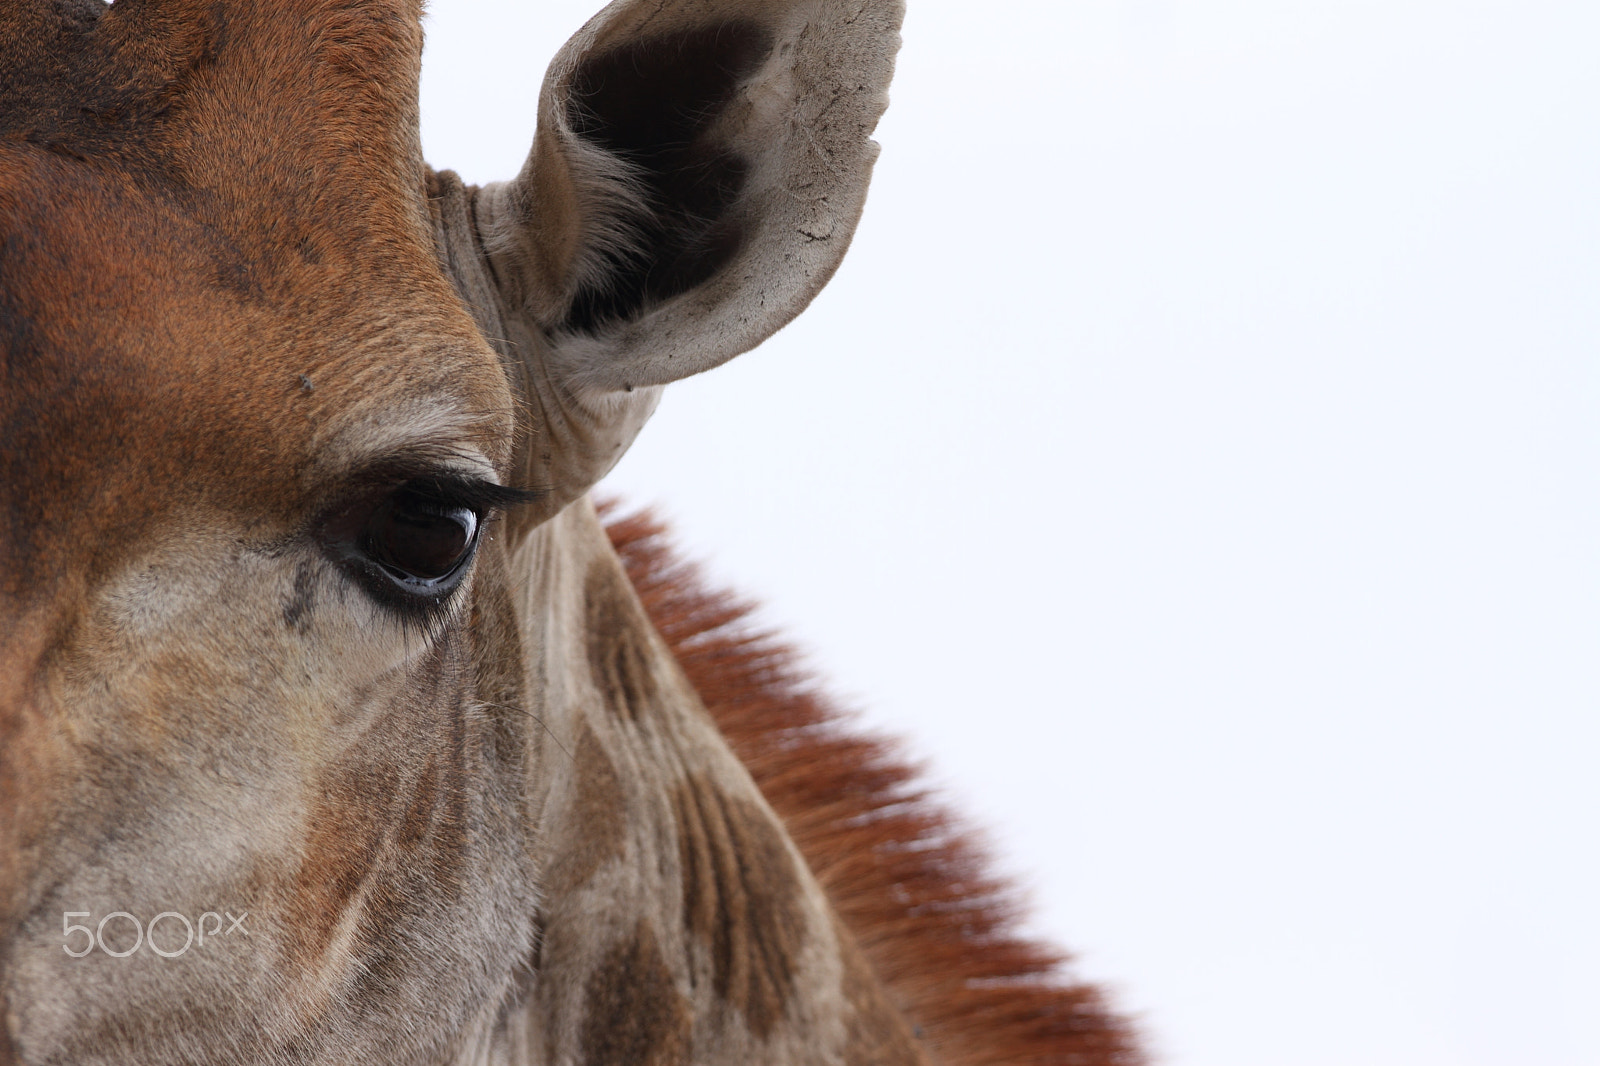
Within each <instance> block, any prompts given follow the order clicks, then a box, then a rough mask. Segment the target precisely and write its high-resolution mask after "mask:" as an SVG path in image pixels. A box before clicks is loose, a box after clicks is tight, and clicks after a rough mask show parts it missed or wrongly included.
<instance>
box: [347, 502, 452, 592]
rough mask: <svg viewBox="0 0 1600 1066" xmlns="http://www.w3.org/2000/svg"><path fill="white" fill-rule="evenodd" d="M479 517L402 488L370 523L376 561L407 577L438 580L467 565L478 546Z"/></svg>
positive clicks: (370, 544)
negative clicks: (469, 554) (475, 540)
mask: <svg viewBox="0 0 1600 1066" xmlns="http://www.w3.org/2000/svg"><path fill="white" fill-rule="evenodd" d="M477 529H478V516H477V515H475V514H473V513H472V512H471V511H470V510H468V509H467V508H465V507H449V506H447V505H444V504H440V503H437V502H435V501H432V500H429V499H427V498H426V497H422V496H418V495H416V494H415V493H410V492H398V493H396V494H395V495H394V497H393V498H391V499H390V500H389V502H388V503H386V504H384V505H383V506H382V507H381V508H379V509H378V512H377V513H376V514H375V515H373V516H372V522H371V524H370V525H369V526H368V527H367V548H368V551H369V553H370V554H371V556H372V558H373V560H374V561H376V562H378V563H380V564H382V565H383V566H384V567H385V568H387V569H389V570H391V571H394V572H397V573H398V575H399V576H401V577H409V578H420V579H422V580H424V581H433V580H437V579H438V578H441V577H444V576H446V575H447V574H449V573H450V572H451V571H452V570H454V569H455V568H456V567H457V566H459V565H460V564H461V560H462V559H463V558H465V557H466V554H467V551H468V549H470V548H471V547H472V538H473V535H474V534H475V533H476V532H477Z"/></svg>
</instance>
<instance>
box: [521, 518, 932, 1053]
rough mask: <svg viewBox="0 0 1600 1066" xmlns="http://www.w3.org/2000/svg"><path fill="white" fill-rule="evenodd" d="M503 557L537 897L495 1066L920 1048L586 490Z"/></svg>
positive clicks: (867, 1051)
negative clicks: (531, 947) (514, 618)
mask: <svg viewBox="0 0 1600 1066" xmlns="http://www.w3.org/2000/svg"><path fill="white" fill-rule="evenodd" d="M512 569H513V572H515V573H518V574H520V575H521V576H522V578H523V579H524V584H523V587H522V588H521V590H520V595H521V597H522V599H521V602H520V603H519V604H518V605H517V606H518V608H519V611H518V613H519V615H520V619H521V626H522V640H523V649H524V656H525V662H526V664H527V669H528V675H529V677H528V680H529V682H530V688H531V689H532V690H533V691H538V692H543V693H544V694H545V696H544V703H543V704H542V705H540V706H536V707H531V708H530V710H531V711H532V712H533V715H534V717H533V718H530V719H529V722H528V727H529V729H530V735H529V738H528V744H527V750H528V751H529V752H530V753H531V755H530V759H529V764H528V773H527V794H528V805H529V815H530V819H531V822H532V825H533V826H534V839H535V840H536V841H537V844H536V845H535V846H536V848H537V851H538V853H537V855H536V856H535V858H536V863H537V866H538V869H539V870H540V886H541V896H542V899H541V904H540V909H539V924H540V937H539V946H538V948H537V949H536V951H535V954H534V957H533V959H532V960H531V966H530V973H529V977H528V979H527V981H526V982H525V1001H524V1002H523V1003H522V1004H521V1005H519V1007H518V1008H517V1010H516V1011H514V1012H513V1013H512V1014H511V1015H510V1016H509V1017H508V1019H507V1020H506V1022H505V1023H504V1026H503V1030H502V1032H501V1033H500V1034H499V1036H498V1037H497V1044H498V1046H499V1047H500V1049H501V1054H500V1055H498V1056H497V1057H498V1058H499V1059H500V1061H504V1062H525V1063H535V1062H539V1063H544V1062H549V1063H557V1062H560V1063H569V1062H581V1063H587V1064H591V1066H600V1064H608V1063H618V1064H621V1063H663V1064H665V1063H689V1062H692V1063H696V1064H701V1063H706V1064H710V1063H730V1064H731V1063H740V1064H745V1063H750V1062H768V1063H788V1062H796V1063H798V1062H807V1063H812V1062H819V1061H820V1062H841V1063H855V1062H861V1063H867V1062H872V1063H893V1064H899V1063H905V1064H911V1063H917V1062H921V1061H923V1060H922V1058H921V1056H920V1054H919V1053H918V1052H917V1051H916V1050H915V1045H914V1042H913V1040H912V1037H911V1035H910V1032H909V1030H908V1028H907V1026H906V1024H905V1023H904V1021H903V1020H902V1019H901V1018H900V1016H899V1015H898V1014H897V1013H896V1012H895V1011H894V1010H892V1009H891V1008H890V1007H889V1005H888V1003H887V1000H886V999H885V997H884V994H883V992H882V990H881V989H880V987H879V986H878V984H877V982H876V981H875V980H874V979H873V977H872V976H871V973H870V970H869V968H868V966H867V964H866V963H865V961H864V960H863V958H862V956H861V954H860V952H859V951H858V950H857V948H856V946H855V944H854V943H853V941H852V940H851V938H850V936H849V935H848V933H846V932H845V931H844V930H843V928H842V926H841V925H840V924H839V922H838V920H837V918H836V916H835V915H834V913H833V910H832V908H831V906H830V905H829V903H828V901H827V899H826V897H825V895H824V893H823V891H822V889H821V888H820V887H819V886H818V884H817V882H816V881H815V879H814V878H813V877H812V876H811V874H810V873H809V872H808V870H807V869H806V867H805V864H804V863H803V861H802V860H801V858H800V856H799V854H798V852H797V851H796V850H795V847H794V845H793V844H792V843H791V841H790V840H789V838H788V836H787V834H786V833H785V831H784V829H783V827H782V824H781V823H780V822H779V820H778V818H777V817H776V815H774V814H773V813H772V811H771V809H770V808H769V807H768V806H767V804H766V802H765V801H764V800H763V799H762V797H761V794H760V792H759V790H758V789H757V788H756V786H755V784H754V782H752V781H751V779H750V776H749V774H748V773H747V772H746V771H745V769H744V767H743V766H742V765H741V764H740V763H739V762H738V760H737V759H736V758H735V757H734V756H733V754H732V753H731V752H730V751H729V749H728V747H727V745H726V743H725V742H724V741H723V739H722V737H721V734H720V733H719V732H718V731H717V728H716V726H715V724H714V723H713V722H712V720H711V718H710V716H709V715H708V714H707V713H706V711H705V709H704V707H703V706H702V704H701V701H700V699H699V697H698V696H697V695H696V694H695V693H694V691H693V690H692V689H691V688H690V687H689V684H688V682H687V681H686V679H685V678H684V676H683V673H682V671H681V670H680V669H679V667H678V665H677V663H676V661H675V660H674V659H673V657H672V655H671V653H670V652H669V651H668V649H667V648H666V646H665V645H664V644H663V643H662V641H661V639H660V637H659V636H658V635H657V634H656V633H655V631H654V629H653V628H652V627H651V625H650V624H649V622H648V621H647V619H646V617H645V614H644V611H643V609H642V608H641V607H640V605H639V603H638V601H637V599H636V598H635V595H634V592H633V589H632V587H631V586H630V585H629V583H628V580H627V577H626V576H625V574H624V572H623V570H622V567H621V564H620V562H619V561H618V560H617V558H616V555H615V553H614V552H613V551H612V550H611V547H610V544H609V543H608V541H607V540H606V537H605V534H604V531H603V529H602V528H601V526H600V523H599V521H598V519H597V517H596V516H595V513H594V510H593V508H592V507H591V506H590V505H589V504H588V502H587V501H580V502H579V503H577V504H574V505H573V506H571V507H569V508H567V509H566V510H565V511H564V512H563V513H562V514H561V515H560V516H558V517H557V518H556V519H554V520H553V521H551V522H550V523H548V524H546V526H544V527H542V528H541V529H540V530H538V531H536V532H535V533H534V534H533V535H532V536H531V537H530V538H529V539H528V541H527V542H526V543H525V545H524V546H523V548H522V549H521V551H520V552H519V553H518V556H517V558H516V559H515V560H513V565H512ZM540 605H542V607H541V606H540Z"/></svg>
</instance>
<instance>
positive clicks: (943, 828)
mask: <svg viewBox="0 0 1600 1066" xmlns="http://www.w3.org/2000/svg"><path fill="white" fill-rule="evenodd" d="M601 513H602V516H603V517H604V518H605V519H606V532H607V534H608V535H609V537H610V539H611V543H612V546H613V547H614V548H615V549H616V551H617V553H618V554H619V555H620V556H621V557H622V562H623V565H624V567H625V568H626V570H627V573H628V577H629V579H630V580H631V581H632V582H633V586H634V588H635V590H636V591H637V592H638V595H639V598H640V600H642V601H643V603H644V606H645V610H646V612H647V613H648V614H649V616H650V620H651V621H652V622H653V623H654V625H655V627H656V629H657V630H658V631H659V632H660V633H661V635H662V637H663V638H665V640H666V642H667V644H668V646H669V647H670V648H671V649H672V652H673V654H674V655H675V656H676V657H677V660H678V662H679V664H680V665H681V666H682V668H683V670H684V673H685V674H686V675H687V676H688V678H689V680H690V682H691V683H692V684H693V685H694V687H695V689H696V690H697V691H698V692H699V694H700V698H701V700H702V701H703V702H704V703H705V706H706V708H707V710H709V711H710V712H711V715H712V717H713V718H714V719H715V720H716V723H717V725H718V727H719V728H720V729H721V730H722V733H723V735H724V736H725V737H726V738H727V741H728V743H729V745H730V746H731V747H732V748H733V751H734V753H735V754H736V755H738V757H739V758H740V759H741V760H742V761H743V762H744V764H745V766H746V767H747V768H748V769H749V771H750V774H751V776H752V777H753V778H754V779H755V782H756V784H757V785H758V786H759V787H760V789H761V791H762V793H763V794H764V795H765V796H766V799H767V802H768V803H769V804H771V806H772V808H773V809H774V810H775V811H776V812H777V814H778V816H779V817H780V818H781V819H782V820H783V821H784V823H785V824H786V826H787V828H788V830H789V833H790V835H791V836H792V838H793V839H794V842H795V844H796V845H797V846H798V848H799V850H800V852H801V854H802V855H803V856H804V857H805V860H806V862H807V864H808V865H809V866H810V868H811V870H812V871H813V873H814V874H815V875H816V877H817V879H818V881H819V882H820V883H821V884H822V886H823V888H824V889H825V890H826V892H827V894H828V897H829V899H830V901H831V902H832V904H833V906H834V908H835V910H836V911H837V912H838V914H839V916H840V919H841V920H842V921H843V922H844V924H845V926H846V927H847V928H848V929H849V931H850V932H851V934H852V935H853V936H854V937H855V939H856V941H857V943H858V944H859V945H860V947H861V949H862V951H863V952H864V954H865V955H866V957H867V959H868V960H869V961H870V963H871V965H872V967H873V969H874V970H875V972H876V974H877V976H878V978H879V979H880V980H881V981H882V982H883V983H884V985H885V986H886V987H887V988H888V990H889V995H890V997H891V999H892V1000H893V1002H894V1004H895V1005H896V1006H897V1007H898V1008H899V1009H900V1010H901V1011H902V1012H903V1013H904V1015H905V1017H906V1018H907V1019H908V1020H909V1021H910V1022H911V1024H912V1025H913V1027H914V1029H915V1031H916V1032H917V1035H918V1036H920V1037H921V1038H922V1040H923V1041H924V1042H925V1043H926V1045H927V1046H928V1047H930V1048H931V1049H933V1051H934V1053H935V1055H936V1056H937V1061H939V1062H940V1063H941V1064H943V1066H1000V1064H1002V1063H1003V1064H1007V1066H1045V1064H1062V1066H1066V1064H1072V1066H1136V1064H1139V1063H1142V1062H1144V1059H1143V1056H1142V1055H1141V1054H1140V1052H1139V1051H1138V1050H1137V1042H1136V1039H1135V1036H1134V1033H1133V1028H1132V1026H1131V1024H1130V1023H1129V1021H1128V1020H1127V1019H1125V1018H1122V1017H1120V1016H1118V1015H1117V1014H1115V1013H1114V1012H1113V1011H1111V1009H1110V1008H1109V1007H1108V1006H1107V1004H1106V1003H1105V1001H1104V1000H1103V998H1102V997H1101V995H1100V992H1099V990H1098V989H1096V988H1094V987H1093V986H1091V985H1088V984H1085V983H1082V982H1080V981H1078V980H1076V979H1075V978H1073V977H1072V975H1071V974H1070V973H1069V972H1068V971H1067V969H1066V966H1067V963H1068V962H1069V959H1070V957H1069V956H1068V955H1067V954H1066V953H1065V952H1063V951H1061V950H1059V949H1057V948H1055V947H1052V946H1049V945H1045V944H1042V943H1039V942H1037V941H1035V940H1032V939H1029V938H1027V937H1025V936H1024V935H1022V933H1021V932H1020V922H1021V918H1022V916H1023V914H1024V908H1023V906H1022V904H1021V900H1020V895H1019V892H1018V890H1017V889H1016V887H1015V886H1014V885H1013V884H1011V883H1010V882H1009V881H1007V880H1006V879H1004V878H1002V877H999V876H997V875H996V874H995V873H994V871H993V869H992V865H993V864H992V862H991V860H990V859H989V856H988V854H987V850H986V848H985V847H984V846H983V845H982V843H981V842H980V841H979V839H978V838H977V837H976V836H975V835H974V833H973V832H972V831H971V830H970V829H969V828H967V827H965V826H964V825H963V824H962V823H961V821H960V820H959V819H958V818H957V817H956V816H955V815H953V814H952V812H951V811H950V810H948V809H947V808H946V807H945V806H944V805H943V804H942V803H940V802H938V801H937V800H936V799H935V798H934V797H933V796H932V794H931V792H930V789H929V786H928V785H927V783H926V782H925V781H924V780H923V778H924V774H923V772H922V771H921V770H920V769H919V768H917V767H916V766H915V765H914V764H913V763H911V762H910V761H909V760H908V759H907V757H906V756H905V754H904V753H903V752H902V751H901V749H900V746H899V745H898V744H897V743H895V742H893V741H889V740H886V739H884V738H882V737H878V736H872V735H870V734H866V733H864V732H863V731H862V730H861V728H860V726H859V725H858V724H857V723H856V722H855V721H853V719H852V716H850V715H849V714H848V713H846V712H845V711H843V710H841V709H840V708H839V707H838V705H837V704H836V703H834V702H833V701H832V700H831V699H830V698H829V697H828V696H827V695H826V694H825V693H824V692H823V690H822V689H821V687H820V686H819V685H818V683H817V681H816V680H815V678H814V677H813V676H812V675H811V674H810V673H809V671H808V670H807V669H806V668H805V667H804V666H803V664H802V661H801V658H800V656H799V654H798V653H797V652H796V651H795V649H794V648H793V647H792V646H791V645H789V644H787V643H785V642H784V641H783V640H782V639H780V638H779V637H777V636H776V635H775V634H773V633H772V632H771V631H768V630H763V629H760V628H758V627H756V626H754V625H753V624H752V622H751V614H752V612H753V610H754V606H755V605H754V604H753V603H751V602H750V601H749V600H746V599H744V598H742V597H739V596H737V595H735V594H733V593H731V592H729V591H727V590H724V589H719V588H716V587H713V586H711V585H710V584H709V583H708V582H707V581H706V579H705V577H704V575H703V574H702V572H701V571H700V568H699V567H698V566H696V565H694V564H692V563H690V562H687V561H685V560H684V559H683V558H682V556H680V555H679V554H678V553H677V551H676V550H675V549H674V547H673V546H672V544H671V542H670V540H669V538H668V536H667V533H666V529H665V526H664V525H663V524H662V523H661V522H660V521H659V520H657V519H656V518H655V517H654V516H653V515H652V514H651V513H650V512H648V511H641V512H634V513H631V514H622V515H619V512H618V508H617V507H616V505H615V503H613V502H607V503H604V504H602V505H601Z"/></svg>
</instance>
